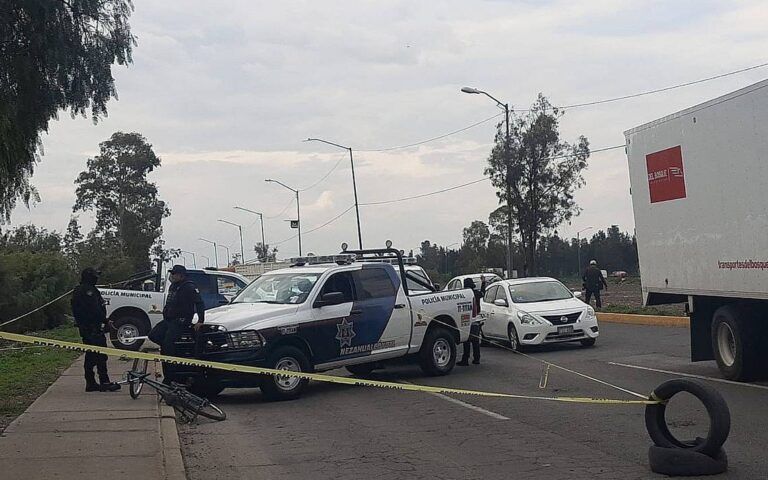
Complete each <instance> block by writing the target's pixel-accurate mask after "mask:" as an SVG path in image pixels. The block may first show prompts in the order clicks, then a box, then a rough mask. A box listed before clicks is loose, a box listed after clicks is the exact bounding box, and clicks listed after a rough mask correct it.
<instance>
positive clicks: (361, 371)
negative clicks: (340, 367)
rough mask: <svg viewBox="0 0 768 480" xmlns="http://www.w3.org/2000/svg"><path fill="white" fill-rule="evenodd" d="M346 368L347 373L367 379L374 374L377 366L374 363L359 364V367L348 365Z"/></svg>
mask: <svg viewBox="0 0 768 480" xmlns="http://www.w3.org/2000/svg"><path fill="white" fill-rule="evenodd" d="M344 368H346V369H347V371H348V372H349V373H351V374H352V375H356V376H359V377H365V376H367V375H370V374H371V372H373V370H374V369H375V368H376V365H375V364H373V363H359V364H357V365H347V366H346V367H344Z"/></svg>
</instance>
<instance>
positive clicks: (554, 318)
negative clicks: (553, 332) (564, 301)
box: [542, 312, 581, 325]
mask: <svg viewBox="0 0 768 480" xmlns="http://www.w3.org/2000/svg"><path fill="white" fill-rule="evenodd" d="M542 316H543V317H544V318H546V319H547V320H549V321H550V322H551V323H552V325H568V324H569V323H576V320H578V319H579V317H580V316H581V312H573V313H564V314H561V315H542Z"/></svg>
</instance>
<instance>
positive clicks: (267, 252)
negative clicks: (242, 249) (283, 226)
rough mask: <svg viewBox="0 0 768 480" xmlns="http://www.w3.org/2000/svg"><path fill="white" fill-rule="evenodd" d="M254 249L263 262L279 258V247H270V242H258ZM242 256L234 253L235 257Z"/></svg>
mask: <svg viewBox="0 0 768 480" xmlns="http://www.w3.org/2000/svg"><path fill="white" fill-rule="evenodd" d="M253 251H254V252H256V257H257V258H258V259H259V261H261V262H274V261H276V260H277V247H270V245H269V244H266V245H263V244H262V243H261V242H258V243H256V245H254V246H253ZM235 256H236V257H238V258H239V257H240V255H239V254H235V255H233V257H235Z"/></svg>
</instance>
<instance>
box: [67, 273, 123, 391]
mask: <svg viewBox="0 0 768 480" xmlns="http://www.w3.org/2000/svg"><path fill="white" fill-rule="evenodd" d="M100 274H101V272H99V271H98V270H96V269H95V268H93V267H88V268H85V269H84V270H83V271H82V272H81V273H80V284H79V285H78V286H76V287H75V289H74V290H73V292H72V315H73V316H74V317H75V324H76V325H77V328H78V330H79V331H80V337H81V338H82V339H83V343H84V344H86V345H93V346H97V347H106V346H107V337H106V335H105V332H104V327H105V326H106V324H107V309H106V306H105V305H106V302H104V299H103V298H102V297H101V292H99V289H98V288H96V282H98V281H99V275H100ZM94 368H96V371H97V372H98V374H99V382H98V383H97V382H96V375H95V374H94V371H93V369H94ZM84 369H85V391H86V392H114V391H117V390H120V385H119V384H117V383H114V382H111V381H110V380H109V373H108V372H107V356H106V355H105V354H103V353H97V352H86V353H85V365H84Z"/></svg>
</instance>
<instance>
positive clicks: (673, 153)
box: [645, 145, 685, 203]
mask: <svg viewBox="0 0 768 480" xmlns="http://www.w3.org/2000/svg"><path fill="white" fill-rule="evenodd" d="M645 165H646V168H647V169H648V190H649V191H650V193H651V203H656V202H666V201H667V200H675V199H678V198H685V175H684V174H683V154H682V151H681V149H680V146H679V145H678V146H676V147H672V148H668V149H666V150H662V151H660V152H655V153H650V154H648V155H646V156H645Z"/></svg>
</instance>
